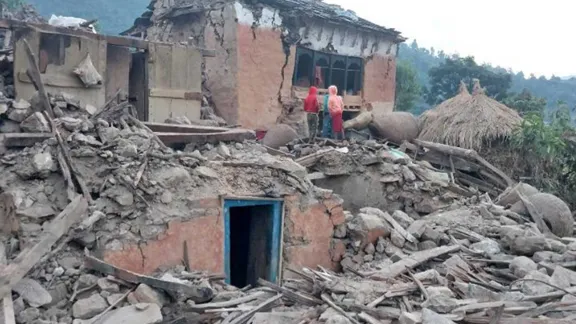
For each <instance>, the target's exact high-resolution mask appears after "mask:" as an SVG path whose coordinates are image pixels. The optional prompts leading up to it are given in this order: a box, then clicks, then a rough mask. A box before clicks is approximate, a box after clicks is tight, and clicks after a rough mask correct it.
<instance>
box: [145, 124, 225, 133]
mask: <svg viewBox="0 0 576 324" xmlns="http://www.w3.org/2000/svg"><path fill="white" fill-rule="evenodd" d="M142 124H144V125H146V126H148V128H150V129H151V130H152V131H153V132H159V133H223V132H227V131H229V130H230V128H225V127H213V126H200V125H180V124H167V123H153V122H142Z"/></svg>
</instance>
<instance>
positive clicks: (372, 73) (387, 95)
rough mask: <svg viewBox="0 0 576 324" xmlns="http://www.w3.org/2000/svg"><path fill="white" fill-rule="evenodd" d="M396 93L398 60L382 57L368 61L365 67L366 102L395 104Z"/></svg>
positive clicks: (391, 57) (377, 56)
mask: <svg viewBox="0 0 576 324" xmlns="http://www.w3.org/2000/svg"><path fill="white" fill-rule="evenodd" d="M395 92H396V59H395V58H394V57H393V56H380V55H375V56H374V57H372V58H370V59H367V60H366V65H365V67H364V99H365V100H366V102H385V103H391V104H393V103H394V95H395Z"/></svg>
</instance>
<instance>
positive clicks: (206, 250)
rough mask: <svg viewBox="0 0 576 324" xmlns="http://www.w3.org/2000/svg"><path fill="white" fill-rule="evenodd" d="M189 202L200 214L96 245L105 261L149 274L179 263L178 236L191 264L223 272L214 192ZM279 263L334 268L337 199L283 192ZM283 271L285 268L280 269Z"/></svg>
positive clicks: (338, 249)
mask: <svg viewBox="0 0 576 324" xmlns="http://www.w3.org/2000/svg"><path fill="white" fill-rule="evenodd" d="M194 206H196V207H197V208H200V209H202V208H203V209H205V211H206V212H205V215H203V216H198V217H195V218H192V219H190V220H186V221H182V222H180V221H173V222H170V223H168V224H167V229H166V230H165V231H163V232H162V233H160V234H159V235H158V236H157V237H156V238H155V239H151V240H147V241H145V242H143V243H140V244H126V245H124V246H118V247H117V248H116V249H108V250H105V251H100V253H99V254H100V255H101V257H103V258H104V260H105V261H106V262H109V263H111V264H114V265H116V266H118V267H121V268H124V269H127V270H130V271H134V272H138V273H143V274H151V273H153V272H154V271H156V270H157V269H158V268H159V267H170V266H175V265H181V264H182V260H183V255H184V242H185V241H186V242H187V245H188V259H189V260H190V263H191V267H192V268H193V269H194V270H206V271H209V272H212V273H224V215H223V214H222V201H221V200H220V199H219V198H207V199H199V200H197V201H196V202H195V204H194ZM284 211H285V215H284V245H283V246H284V248H283V255H284V259H283V263H282V265H283V268H286V267H289V266H292V267H312V268H314V267H316V266H317V265H321V266H324V267H326V268H329V269H333V270H338V269H339V268H338V262H339V261H340V260H341V258H342V256H343V254H344V252H345V248H344V245H343V243H341V242H337V241H334V240H333V233H334V226H337V225H340V224H342V223H343V222H344V219H345V218H344V211H343V209H342V206H341V204H340V200H339V199H337V198H335V197H333V196H332V195H331V194H326V195H325V196H324V197H321V199H319V200H315V201H308V199H306V198H303V197H302V196H298V195H295V196H289V197H286V198H285V202H284ZM283 274H284V275H288V274H289V273H288V272H287V271H283Z"/></svg>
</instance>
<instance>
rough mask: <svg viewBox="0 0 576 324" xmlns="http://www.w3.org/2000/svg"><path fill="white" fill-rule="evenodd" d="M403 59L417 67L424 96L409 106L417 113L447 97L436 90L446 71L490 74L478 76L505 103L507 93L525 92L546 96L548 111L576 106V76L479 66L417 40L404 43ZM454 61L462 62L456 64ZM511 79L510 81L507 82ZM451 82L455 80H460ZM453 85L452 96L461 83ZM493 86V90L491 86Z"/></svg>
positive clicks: (450, 72) (449, 73) (468, 59)
mask: <svg viewBox="0 0 576 324" xmlns="http://www.w3.org/2000/svg"><path fill="white" fill-rule="evenodd" d="M399 58H400V61H401V62H404V64H408V65H409V66H410V67H411V68H412V69H413V70H414V73H415V74H416V82H417V83H418V85H419V86H420V88H421V91H420V96H419V97H418V99H417V100H416V101H415V102H414V106H413V107H412V109H405V110H412V111H414V112H415V113H419V112H421V111H423V110H425V109H428V108H429V107H430V106H431V105H434V104H437V103H438V102H441V101H442V100H445V99H447V97H446V96H443V94H442V93H440V96H437V95H438V94H439V93H438V91H434V90H438V88H439V87H440V88H442V87H444V86H446V85H443V84H441V83H438V82H439V81H440V80H439V78H438V74H439V73H445V75H446V76H447V77H448V76H449V75H450V76H451V77H452V78H455V77H459V76H461V75H462V74H464V73H468V76H469V77H472V76H473V75H470V73H479V74H483V75H484V76H486V77H487V76H488V75H491V77H492V80H482V77H481V76H478V75H476V76H474V77H478V78H479V79H480V80H481V81H484V82H482V85H484V86H486V87H488V90H489V91H488V92H489V93H490V94H491V96H492V97H494V98H495V99H497V100H500V101H503V102H504V101H505V100H506V98H505V97H506V96H507V95H505V93H508V96H510V97H513V96H514V95H517V94H520V93H522V92H524V93H525V94H526V93H529V94H530V95H531V96H534V97H538V98H542V99H544V100H545V101H546V111H551V110H552V109H554V108H555V107H556V106H557V105H558V103H559V102H560V103H562V104H565V105H567V106H569V107H570V108H574V107H576V77H564V78H561V77H558V76H553V77H551V78H549V79H547V78H546V77H538V78H537V77H536V76H534V75H528V76H526V75H524V73H522V72H514V71H512V70H511V69H505V68H501V67H494V66H491V65H478V64H476V62H474V59H473V58H472V57H467V58H462V57H459V56H456V55H448V54H446V53H444V52H443V51H441V50H435V49H434V48H431V49H426V48H422V47H419V46H418V43H417V42H416V41H413V42H411V43H410V44H402V45H401V47H400V53H399ZM447 60H448V61H447ZM447 62H448V63H447ZM453 62H459V63H461V64H459V63H456V64H452V63H453ZM446 63H447V64H446ZM400 65H401V64H400ZM458 65H460V66H458ZM474 65H475V66H474ZM440 66H442V69H441V71H438V68H439V67H440ZM508 79H509V82H508V81H507V80H508ZM444 81H448V80H444ZM451 81H453V82H454V81H456V80H451ZM487 81H488V82H487ZM452 87H453V91H452V92H450V91H448V92H447V93H444V94H445V95H448V97H450V96H451V95H453V94H454V93H455V91H456V89H457V87H458V84H457V83H456V84H454V85H452ZM491 87H492V89H490V88H491ZM440 92H441V91H440Z"/></svg>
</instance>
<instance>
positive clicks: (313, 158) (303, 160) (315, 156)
mask: <svg viewBox="0 0 576 324" xmlns="http://www.w3.org/2000/svg"><path fill="white" fill-rule="evenodd" d="M334 150H335V149H334V148H333V147H331V148H328V149H325V150H320V151H318V152H316V153H312V154H310V155H306V156H303V157H300V158H298V159H296V160H295V161H296V163H298V164H300V165H301V166H303V167H311V166H313V165H314V164H316V162H318V160H320V159H321V158H322V157H323V156H324V155H326V154H327V153H329V152H332V151H334Z"/></svg>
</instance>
